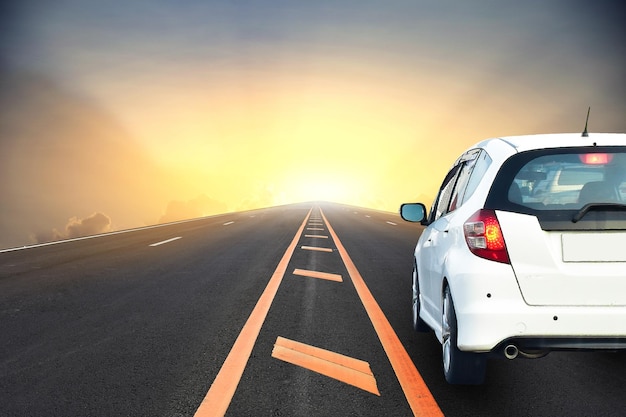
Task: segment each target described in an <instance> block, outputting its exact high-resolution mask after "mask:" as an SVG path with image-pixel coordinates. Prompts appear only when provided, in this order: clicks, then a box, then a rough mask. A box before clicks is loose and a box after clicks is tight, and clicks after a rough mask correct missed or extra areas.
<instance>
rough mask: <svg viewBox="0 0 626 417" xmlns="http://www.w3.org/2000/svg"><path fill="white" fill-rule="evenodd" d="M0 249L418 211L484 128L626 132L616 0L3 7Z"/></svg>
mask: <svg viewBox="0 0 626 417" xmlns="http://www.w3.org/2000/svg"><path fill="white" fill-rule="evenodd" d="M0 16H2V17H0V28H2V29H0V106H1V107H0V248H2V247H13V246H21V245H27V244H32V243H38V242H46V241H50V240H55V239H61V238H68V237H76V236H81V235H85V234H91V233H100V232H107V231H113V230H119V229H126V228H132V227H140V226H145V225H150V224H156V223H163V222H169V221H176V220H181V219H185V218H195V217H201V216H206V215H213V214H217V213H225V212H231V211H241V210H249V209H255V208H260V207H270V206H275V205H282V204H289V203H295V202H301V201H318V200H324V201H334V202H339V203H345V204H350V205H354V206H361V207H367V208H373V209H378V210H384V211H392V212H395V211H397V209H398V207H399V206H400V204H401V203H403V202H408V201H422V202H425V203H426V204H427V205H429V204H430V202H431V201H432V198H433V197H434V195H435V193H436V191H437V188H438V186H439V183H440V181H441V178H443V176H444V175H445V173H446V172H447V170H448V169H449V167H450V165H451V163H452V162H453V161H454V159H455V158H456V157H457V156H458V155H459V154H460V153H461V152H463V151H464V150H465V149H466V148H468V147H469V146H470V145H472V144H474V143H476V142H478V141H480V140H482V139H485V138H488V137H494V136H509V135H523V134H535V133H556V132H578V131H582V129H583V127H584V119H585V116H586V113H587V108H588V106H591V116H590V122H589V129H590V131H598V132H625V131H626V121H625V120H624V115H625V114H626V98H625V97H626V96H625V93H626V83H625V79H626V77H625V75H626V74H625V68H626V66H625V60H626V43H625V42H624V39H626V37H625V36H624V35H625V31H626V29H625V26H624V25H623V22H624V21H625V19H624V18H625V17H626V13H625V6H622V5H621V4H619V2H614V1H611V0H598V1H594V2H589V1H580V0H553V1H551V0H546V1H538V0H528V1H510V0H501V1H495V0H477V1H468V0H440V1H435V0H413V1H408V0H402V1H400V0H387V1H384V2H383V1H371V0H343V1H342V0H338V1H325V0H319V1H314V2H311V1H296V0H290V1H287V0H276V1H264V0H256V1H253V0H236V1H234V0H231V1H212V0H195V1H194V0H187V1H171V0H135V1H128V0H125V1H121V0H110V1H91V0H57V1H55V2H49V1H45V0H19V1H17V0H14V1H5V2H2V3H1V5H0Z"/></svg>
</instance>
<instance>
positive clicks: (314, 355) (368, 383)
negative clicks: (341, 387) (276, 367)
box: [272, 336, 380, 396]
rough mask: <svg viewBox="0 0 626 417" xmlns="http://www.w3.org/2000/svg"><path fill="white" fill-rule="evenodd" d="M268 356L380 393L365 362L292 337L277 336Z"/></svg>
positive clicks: (373, 392)
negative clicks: (291, 338) (306, 343)
mask: <svg viewBox="0 0 626 417" xmlns="http://www.w3.org/2000/svg"><path fill="white" fill-rule="evenodd" d="M272 357H273V358H276V359H280V360H282V361H285V362H289V363H291V364H293V365H297V366H301V367H303V368H306V369H309V370H311V371H314V372H317V373H319V374H322V375H325V376H327V377H330V378H334V379H336V380H339V381H341V382H344V383H346V384H349V385H352V386H354V387H357V388H360V389H362V390H365V391H367V392H371V393H372V394H376V395H378V396H380V392H378V387H377V386H376V378H374V374H373V373H372V371H371V370H370V365H369V363H367V362H365V361H362V360H359V359H355V358H351V357H349V356H345V355H342V354H340V353H335V352H331V351H329V350H326V349H321V348H318V347H315V346H311V345H305V344H304V343H300V342H296V341H294V340H289V339H285V338H284V337H280V336H279V337H278V338H277V339H276V343H275V344H274V350H272Z"/></svg>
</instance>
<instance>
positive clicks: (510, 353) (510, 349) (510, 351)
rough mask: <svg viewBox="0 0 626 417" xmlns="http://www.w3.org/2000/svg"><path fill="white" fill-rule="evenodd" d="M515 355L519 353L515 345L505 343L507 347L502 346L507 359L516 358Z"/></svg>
mask: <svg viewBox="0 0 626 417" xmlns="http://www.w3.org/2000/svg"><path fill="white" fill-rule="evenodd" d="M517 355H519V349H517V346H515V345H507V347H505V348H504V356H506V358H507V359H515V358H517Z"/></svg>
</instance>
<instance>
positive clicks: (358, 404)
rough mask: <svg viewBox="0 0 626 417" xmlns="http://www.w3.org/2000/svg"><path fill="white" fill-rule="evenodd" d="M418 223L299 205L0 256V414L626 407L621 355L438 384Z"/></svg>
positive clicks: (583, 356) (492, 368) (574, 358)
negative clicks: (423, 327) (417, 258)
mask: <svg viewBox="0 0 626 417" xmlns="http://www.w3.org/2000/svg"><path fill="white" fill-rule="evenodd" d="M420 230H421V229H420V227H419V226H417V225H413V224H409V223H406V222H403V221H402V220H400V218H399V217H398V216H397V215H396V214H393V213H385V212H379V211H372V210H366V209H361V208H355V207H351V206H344V205H338V204H330V203H306V204H305V203H303V204H295V205H288V206H281V207H274V208H269V209H263V210H255V211H249V212H241V213H232V214H226V215H220V216H213V217H207V218H203V219H197V220H193V221H187V222H180V223H176V224H170V225H165V226H159V227H151V228H144V229H141V230H133V231H125V232H122V233H113V234H108V235H103V236H98V237H94V238H88V239H78V240H73V241H67V242H62V243H55V244H51V245H43V246H37V247H30V248H25V249H20V250H11V251H2V252H0V340H1V342H0V415H2V416H64V417H67V416H193V415H197V416H202V415H222V414H225V415H227V416H383V415H384V416H411V415H423V416H434V415H446V416H503V415H506V416H557V415H559V416H560V415H564V416H565V415H567V416H622V415H624V414H625V413H626V397H625V395H624V393H625V391H624V387H625V386H626V355H625V354H623V353H552V354H550V355H548V356H547V357H545V358H543V359H538V360H524V359H517V360H514V361H508V360H504V359H502V360H492V361H491V362H490V364H489V369H488V376H487V381H486V383H485V385H483V386H478V387H463V386H460V387H459V386H450V385H448V384H446V383H445V381H444V379H443V375H442V371H441V365H440V362H441V348H440V345H439V344H438V343H437V341H436V340H435V338H434V336H433V335H432V334H417V333H414V332H413V331H412V329H411V324H410V322H411V319H410V317H411V313H410V285H411V282H410V277H411V269H412V251H413V248H414V246H415V242H416V240H417V238H418V236H419V233H420ZM407 358H408V363H407ZM222 409H223V411H220V410H222Z"/></svg>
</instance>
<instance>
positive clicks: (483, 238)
mask: <svg viewBox="0 0 626 417" xmlns="http://www.w3.org/2000/svg"><path fill="white" fill-rule="evenodd" d="M463 233H464V234H465V241H466V242H467V246H468V247H469V250H470V251H471V252H472V253H473V254H474V255H476V256H480V257H481V258H485V259H489V260H491V261H496V262H502V263H505V264H509V263H511V261H510V260H509V254H508V253H507V251H506V243H505V242H504V236H502V229H501V228H500V222H498V218H497V217H496V213H495V211H493V210H487V209H482V210H478V211H477V212H476V213H474V214H473V215H472V217H470V218H469V219H467V221H466V222H465V224H464V225H463Z"/></svg>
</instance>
